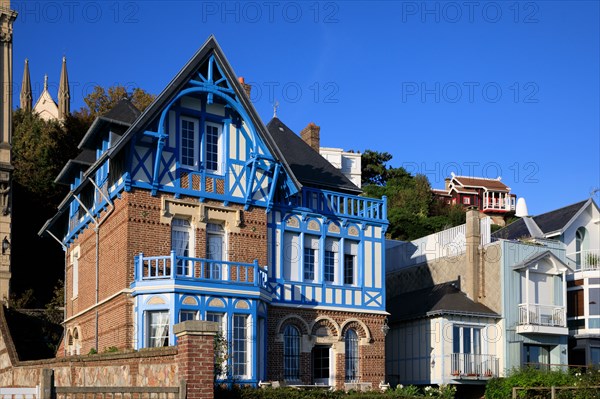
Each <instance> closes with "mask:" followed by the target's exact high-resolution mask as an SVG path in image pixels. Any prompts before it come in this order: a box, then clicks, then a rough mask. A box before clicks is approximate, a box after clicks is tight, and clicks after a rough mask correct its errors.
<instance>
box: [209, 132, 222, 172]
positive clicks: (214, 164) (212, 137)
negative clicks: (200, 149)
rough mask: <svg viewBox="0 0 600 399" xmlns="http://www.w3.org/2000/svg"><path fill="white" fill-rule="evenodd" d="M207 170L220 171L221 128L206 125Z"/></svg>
mask: <svg viewBox="0 0 600 399" xmlns="http://www.w3.org/2000/svg"><path fill="white" fill-rule="evenodd" d="M206 170H208V171H212V172H215V171H217V170H219V128H218V127H217V126H214V125H208V124H207V125H206Z"/></svg>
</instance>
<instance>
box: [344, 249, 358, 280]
mask: <svg viewBox="0 0 600 399" xmlns="http://www.w3.org/2000/svg"><path fill="white" fill-rule="evenodd" d="M355 261H356V256H354V255H350V254H345V255H344V284H354V262H355Z"/></svg>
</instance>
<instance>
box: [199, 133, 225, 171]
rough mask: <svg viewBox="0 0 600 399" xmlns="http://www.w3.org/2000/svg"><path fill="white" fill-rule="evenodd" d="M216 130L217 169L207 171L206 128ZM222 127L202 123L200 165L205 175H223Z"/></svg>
mask: <svg viewBox="0 0 600 399" xmlns="http://www.w3.org/2000/svg"><path fill="white" fill-rule="evenodd" d="M209 126H210V127H215V128H217V168H216V169H209V168H208V166H207V163H208V147H207V146H208V129H207V127H209ZM223 157H224V154H223V125H222V124H220V123H215V122H209V121H206V122H204V134H203V135H202V164H203V167H204V170H205V171H206V172H207V173H213V174H217V175H220V174H222V173H223V170H222V169H223V167H222V165H223Z"/></svg>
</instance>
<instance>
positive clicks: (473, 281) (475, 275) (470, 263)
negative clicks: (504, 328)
mask: <svg viewBox="0 0 600 399" xmlns="http://www.w3.org/2000/svg"><path fill="white" fill-rule="evenodd" d="M465 238H466V246H467V248H466V249H467V251H466V254H465V255H466V265H467V267H466V271H465V278H464V285H463V287H462V288H463V292H464V293H465V294H467V296H468V297H469V298H470V299H471V300H473V301H474V302H479V282H480V281H479V279H480V268H481V265H480V261H479V260H480V259H479V243H480V240H481V231H480V224H479V211H477V209H469V210H467V226H466V232H465Z"/></svg>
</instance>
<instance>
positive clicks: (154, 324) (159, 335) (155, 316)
mask: <svg viewBox="0 0 600 399" xmlns="http://www.w3.org/2000/svg"><path fill="white" fill-rule="evenodd" d="M168 345H169V312H167V311H158V312H148V346H149V347H154V348H156V347H160V346H168Z"/></svg>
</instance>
